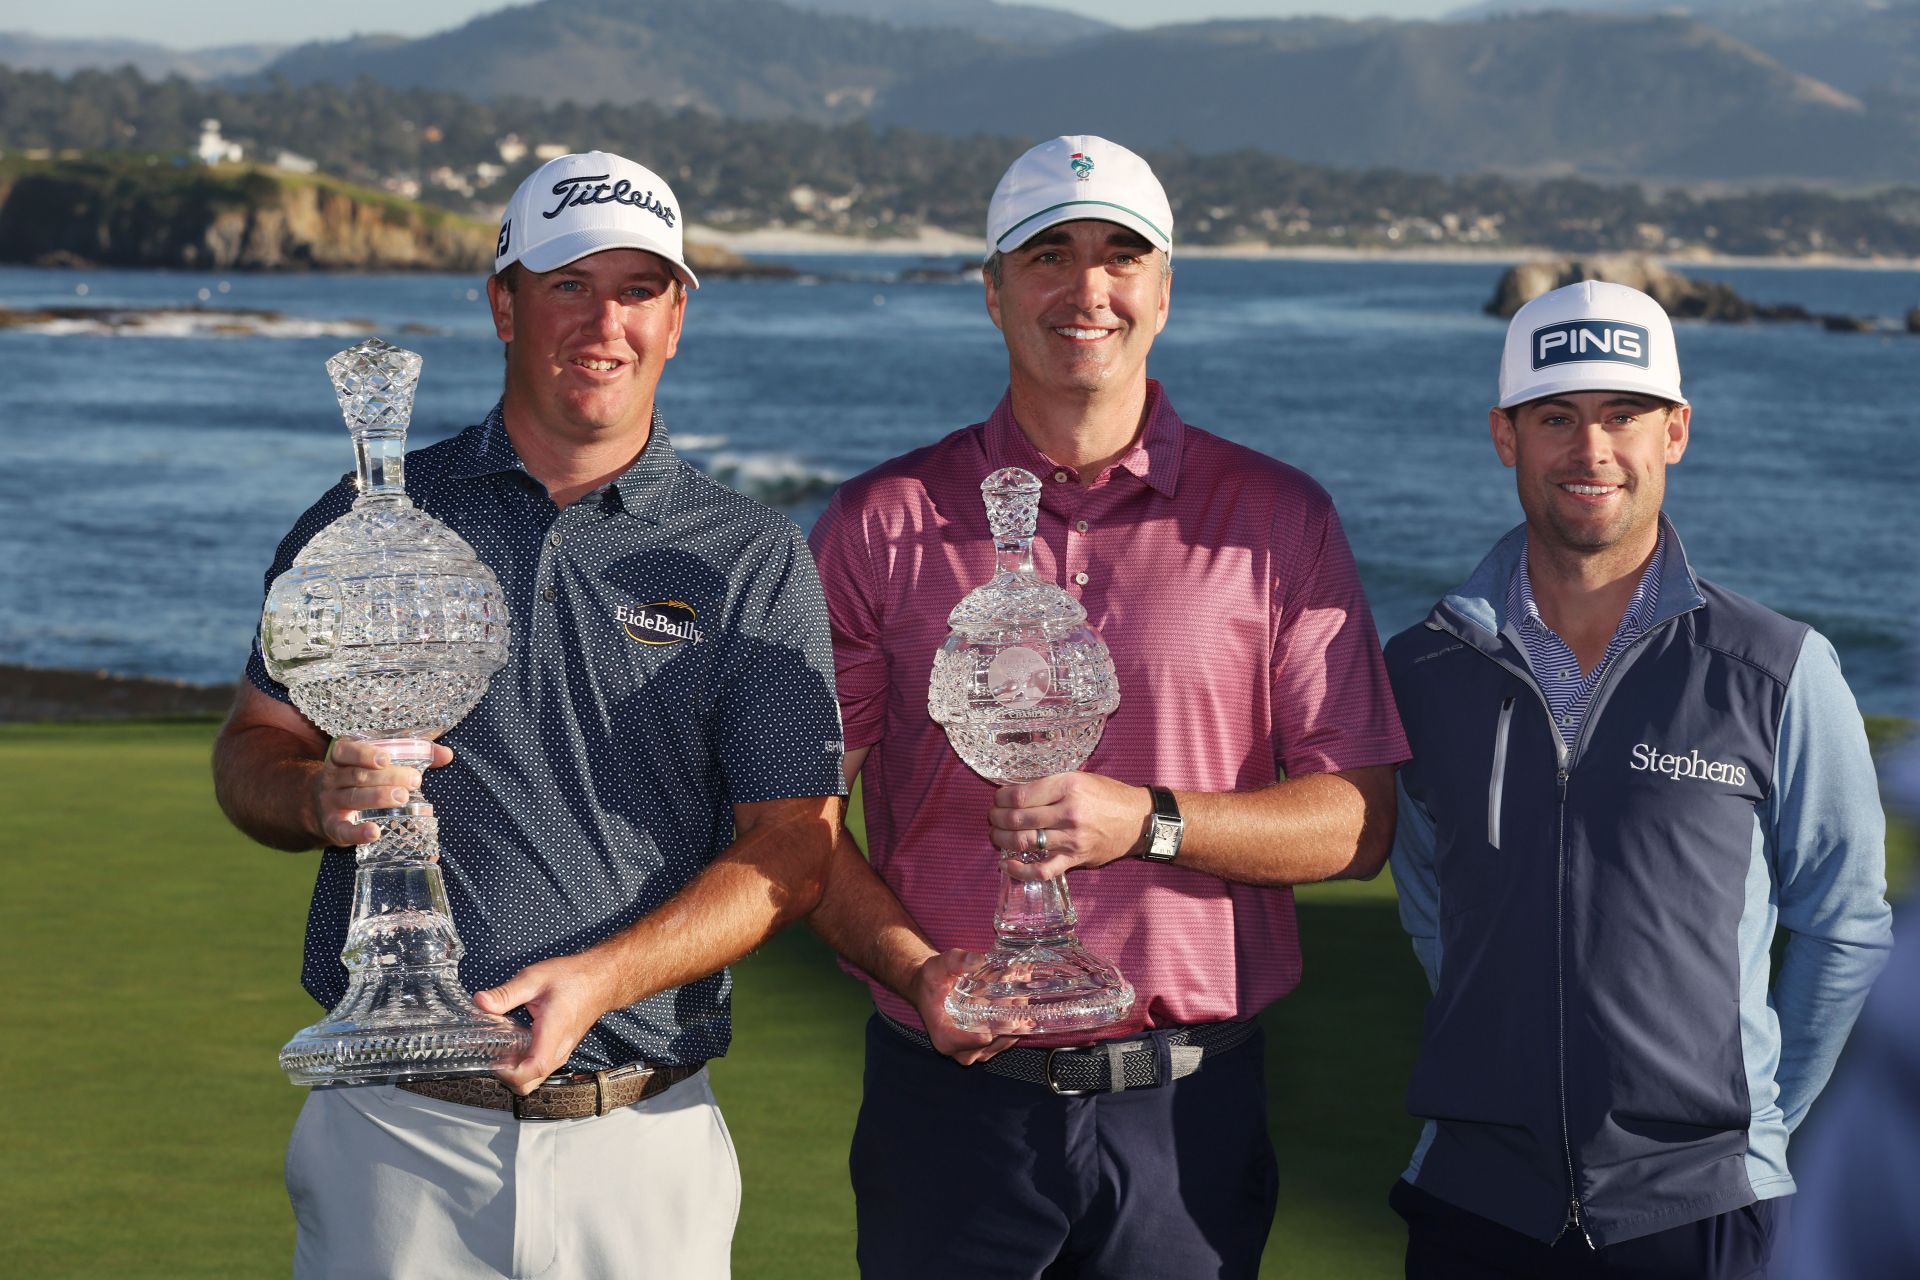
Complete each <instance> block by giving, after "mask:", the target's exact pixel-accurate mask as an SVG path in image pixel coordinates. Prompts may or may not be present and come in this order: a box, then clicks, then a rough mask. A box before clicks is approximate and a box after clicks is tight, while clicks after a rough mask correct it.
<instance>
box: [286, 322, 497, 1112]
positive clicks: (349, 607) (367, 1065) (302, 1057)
mask: <svg viewBox="0 0 1920 1280" xmlns="http://www.w3.org/2000/svg"><path fill="white" fill-rule="evenodd" d="M327 373H328V374H329V375H330V376H331V377H332V379H333V386H334V390H335V392H336V393H338V395H339V398H340V410H341V412H342V413H343V414H345V415H346V419H347V430H348V432H349V433H350V434H351V435H352V436H353V452H354V463H355V468H356V472H357V484H358V487H359V496H358V497H357V498H355V499H354V503H353V507H352V509H351V510H349V511H348V512H347V513H346V514H344V515H342V516H341V517H340V518H339V519H338V520H335V521H334V522H333V523H332V524H330V525H328V526H327V527H326V528H324V529H322V530H321V531H320V532H319V533H317V534H315V535H314V536H313V538H312V540H311V541H309V542H308V543H307V545H306V546H305V547H304V548H302V549H301V551H300V554H299V555H297V556H295V557H294V561H293V565H292V567H290V568H289V569H288V570H287V571H286V572H285V573H283V574H281V575H280V576H279V577H278V578H275V579H274V581H273V585H272V587H271V588H269V589H268V591H267V605H266V611H265V613H264V615H263V616H262V617H261V620H260V650H261V654H262V656H263V657H264V658H265V659H266V664H267V671H268V672H269V673H270V674H271V675H272V676H273V678H274V679H275V680H278V681H279V682H280V683H282V684H284V685H285V686H286V687H287V692H288V693H289V694H290V695H291V696H292V698H293V705H294V706H296V707H298V708H299V709H300V710H301V712H302V713H303V714H305V716H306V717H307V719H309V720H311V721H312V722H313V723H314V724H315V725H317V726H318V727H319V728H320V729H321V731H323V732H325V733H327V734H330V735H332V736H334V737H336V738H353V739H359V740H362V741H368V742H372V743H373V744H374V745H376V746H378V747H380V748H382V749H384V750H385V751H386V753H387V755H388V756H389V758H391V759H392V761H393V763H395V764H396V765H405V766H408V767H410V768H416V769H425V768H426V767H427V764H428V762H429V761H430V760H431V759H432V750H431V746H432V742H431V740H432V739H433V738H436V737H438V736H439V735H440V734H442V733H444V732H446V731H447V730H448V729H450V728H452V727H453V726H454V725H456V724H458V723H459V722H460V720H461V718H462V717H463V716H465V715H466V714H467V713H468V712H469V711H472V710H473V707H474V704H475V703H477V702H479V701H480V696H481V694H483V693H485V692H486V688H487V680H488V678H489V677H490V676H492V675H493V673H494V672H495V671H498V670H499V669H500V668H501V666H503V665H504V664H505V663H506V660H507V627H508V622H507V605H506V599H505V597H504V596H503V595H502V593H501V590H500V583H499V581H498V580H497V579H496V578H495V577H494V576H493V571H492V570H491V569H489V568H487V566H486V565H484V564H482V563H481V562H480V559H479V557H478V556H476V555H475V554H474V551H473V548H472V547H471V546H469V545H467V542H466V540H465V539H463V538H461V537H460V536H459V535H458V534H456V533H455V532H453V530H451V529H449V528H447V527H446V526H445V525H444V524H442V523H440V521H438V520H436V519H434V518H433V517H432V516H430V515H428V514H427V513H426V512H424V511H421V510H419V509H418V508H417V507H415V506H414V505H413V501H412V499H410V498H408V497H407V493H406V488H405V484H404V476H403V463H404V458H405V454H406V450H407V423H408V420H409V418H410V417H411V416H412V413H413V391H414V386H415V384H416V383H418V382H419V380H420V357H419V356H418V355H417V354H415V353H414V352H411V351H405V350H402V349H401V348H399V347H395V346H390V345H388V344H387V343H385V342H382V341H380V340H379V339H378V338H371V339H368V340H367V341H365V342H362V343H360V344H359V345H357V346H354V347H350V348H348V349H347V350H345V351H342V352H341V353H340V354H338V355H336V356H334V357H333V358H332V359H331V360H329V361H327ZM360 816H361V819H362V820H363V821H366V822H372V823H374V824H376V825H377V826H378V827H379V828H380V836H379V838H378V839H376V840H374V841H373V842H372V843H371V844H363V845H361V846H360V847H359V849H358V850H357V854H356V860H357V864H358V865H357V870H356V873H355V876H354V886H353V916H352V920H351V921H350V923H349V924H348V926H347V945H346V948H345V949H344V950H343V951H342V952H341V953H340V959H341V960H342V961H343V962H344V963H345V964H346V967H347V975H348V977H347V993H346V995H345V996H344V997H342V998H341V1000H340V1003H339V1004H338V1005H336V1006H335V1007H334V1008H333V1011H332V1012H330V1013H329V1014H328V1015H327V1016H326V1017H325V1018H323V1019H321V1020H320V1021H319V1022H316V1023H314V1024H313V1025H312V1026H310V1027H308V1028H306V1029H305V1030H304V1031H301V1032H300V1033H299V1034H298V1035H296V1036H294V1038H293V1039H292V1040H289V1041H288V1042H287V1045H286V1047H285V1048H283V1049H282V1050H281V1051H280V1066H281V1068H282V1069H283V1070H284V1071H285V1072H286V1073H287V1076H288V1077H289V1078H290V1079H291V1080H292V1081H293V1082H294V1083H295V1084H367V1083H374V1082H381V1081H392V1080H413V1079H425V1078H430V1077H435V1076H449V1075H466V1074H473V1073H477V1072H484V1071H490V1070H492V1069H493V1068H494V1067H495V1066H496V1065H497V1064H499V1063H501V1062H502V1061H505V1060H508V1059H511V1058H513V1057H516V1056H518V1055H519V1054H520V1053H522V1052H524V1051H525V1050H526V1048H527V1046H528V1044H529V1043H530V1042H531V1038H532V1037H531V1035H530V1034H529V1033H528V1031H527V1030H526V1029H525V1028H524V1027H522V1026H520V1025H519V1024H518V1023H515V1022H513V1021H511V1020H509V1019H507V1018H503V1017H499V1016H497V1015H494V1014H490V1013H486V1012H483V1011H482V1010H481V1009H480V1007H479V1006H478V1005H476V1004H474V1002H473V999H472V997H470V996H469V995H468V994H467V991H466V989H465V988H464V987H462V986H461V985H460V977H459V965H460V957H461V956H462V955H463V954H464V953H465V948H464V947H463V946H461V944H460V938H459V936H458V935H457V934H456V933H455V932H454V928H453V916H452V915H451V913H450V912H449V911H448V909H447V887H446V881H445V879H444V878H443V876H442V874H441V871H440V865H439V860H440V840H439V822H438V820H437V819H436V818H435V817H434V816H433V806H432V805H430V804H428V803H426V801H425V800H424V799H422V798H421V796H420V793H419V792H417V791H416V792H414V793H413V794H412V795H410V796H409V797H408V798H407V802H406V803H404V804H399V805H395V806H394V807H392V808H387V809H367V810H363V811H362V812H361V815H360Z"/></svg>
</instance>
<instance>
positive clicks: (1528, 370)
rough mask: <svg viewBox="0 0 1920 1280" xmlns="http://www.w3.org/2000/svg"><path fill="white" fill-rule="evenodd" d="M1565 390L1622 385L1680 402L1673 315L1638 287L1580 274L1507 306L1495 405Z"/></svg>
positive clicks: (1620, 387) (1616, 388)
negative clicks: (1512, 308)
mask: <svg viewBox="0 0 1920 1280" xmlns="http://www.w3.org/2000/svg"><path fill="white" fill-rule="evenodd" d="M1572 391H1628V392H1634V393H1637V394H1639V395H1645V396H1653V397H1655V398H1657V399H1660V400H1671V401H1673V402H1675V403H1676V404H1685V403H1686V402H1687V399H1686V397H1685V396H1683V395H1681V394H1680V356H1679V353H1678V352H1677V351H1676V350H1675V349H1674V345H1673V322H1672V321H1670V320H1669V319H1667V313H1666V312H1665V311H1663V310H1662V309H1661V307H1660V304H1659V303H1657V302H1655V301H1654V300H1653V299H1652V298H1649V297H1648V296H1647V295H1646V294H1644V293H1642V292H1640V291H1639V290H1638V289H1629V288H1628V287H1627V286H1626V285H1623V284H1608V283H1606V282H1605V281H1603V280H1582V281H1580V282H1579V283H1577V284H1570V285H1566V286H1564V287H1563V288H1559V289H1555V290H1553V291H1552V292H1551V293H1543V294H1541V295H1540V296H1539V297H1537V298H1535V299H1534V300H1533V301H1532V302H1529V303H1528V304H1527V305H1526V306H1524V307H1521V308H1520V310H1518V311H1517V312H1515V313H1514V316H1513V322H1512V323H1511V324H1509V325H1508V326H1507V347H1506V351H1505V352H1504V353H1503V354H1502V355H1501V357H1500V401H1499V404H1498V407H1499V408H1502V409H1511V408H1513V407H1514V406H1515V405H1518V404H1525V403H1526V402H1527V401H1529V400H1538V399H1540V398H1541V397H1542V396H1553V395H1564V394H1566V393H1568V392H1572Z"/></svg>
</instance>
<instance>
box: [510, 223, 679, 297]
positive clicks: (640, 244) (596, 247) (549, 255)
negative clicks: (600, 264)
mask: <svg viewBox="0 0 1920 1280" xmlns="http://www.w3.org/2000/svg"><path fill="white" fill-rule="evenodd" d="M608 249H639V250H642V251H643V252H646V253H651V254H653V255H654V256H655V257H657V258H659V259H660V260H661V261H663V262H665V263H666V264H667V265H668V266H669V267H671V268H673V274H674V275H676V276H678V277H679V279H680V282H681V283H682V284H684V285H686V286H687V288H689V289H698V288H699V287H700V280H699V278H698V277H696V276H695V275H694V274H693V269H692V268H691V267H689V266H687V264H686V262H685V261H683V260H682V259H681V258H679V257H677V256H675V254H674V253H673V251H672V250H670V249H668V248H667V247H666V246H665V245H663V244H661V243H660V242H659V241H657V240H649V239H648V238H647V237H645V236H643V235H639V234H637V233H635V232H633V231H630V230H627V229H625V228H620V227H582V228H581V229H580V230H578V231H569V232H567V233H565V234H564V235H557V236H555V237H553V239H551V240H545V241H542V242H541V243H539V244H537V245H535V246H533V247H532V248H531V249H528V250H527V251H526V252H525V253H523V254H521V255H520V256H519V257H518V258H515V259H513V260H512V261H513V262H518V263H519V264H520V265H521V266H523V267H525V268H526V269H527V270H529V271H534V272H545V271H558V270H559V269H560V268H561V267H564V266H566V265H567V264H568V263H572V262H578V261H580V259H582V258H585V257H587V256H589V255H591V254H596V253H603V252H605V251H606V250H608ZM510 265H511V262H501V263H496V264H495V265H494V272H495V274H498V273H499V272H501V271H504V270H506V269H507V267H508V266H510Z"/></svg>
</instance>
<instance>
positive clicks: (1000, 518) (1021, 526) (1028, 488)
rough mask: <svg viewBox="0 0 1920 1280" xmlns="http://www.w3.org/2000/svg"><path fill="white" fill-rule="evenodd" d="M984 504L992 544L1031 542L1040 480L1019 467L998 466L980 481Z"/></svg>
mask: <svg viewBox="0 0 1920 1280" xmlns="http://www.w3.org/2000/svg"><path fill="white" fill-rule="evenodd" d="M980 496H981V498H982V499H984V500H985V502H986V504H987V527H988V528H989V529H991V530H993V544H994V546H995V547H1004V546H1007V545H1008V544H1010V543H1016V542H1031V541H1032V540H1033V531H1034V530H1035V529H1036V528H1038V527H1039V524H1040V477H1039V476H1036V475H1034V474H1033V472H1031V471H1023V470H1021V469H1020V468H1019V467H1002V468H1000V470H998V471H996V472H994V473H993V474H992V475H990V476H988V477H987V478H986V479H985V480H982V481H981V482H980Z"/></svg>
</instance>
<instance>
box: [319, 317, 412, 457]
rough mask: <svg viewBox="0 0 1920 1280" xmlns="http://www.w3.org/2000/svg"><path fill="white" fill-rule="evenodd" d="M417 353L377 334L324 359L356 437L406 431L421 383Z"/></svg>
mask: <svg viewBox="0 0 1920 1280" xmlns="http://www.w3.org/2000/svg"><path fill="white" fill-rule="evenodd" d="M420 363H421V361H420V353H419V352H417V351H408V350H407V349H406V348H405V347H396V346H394V345H393V344H392V343H390V342H382V341H381V340H380V339H378V338H368V339H367V340H366V341H365V342H360V343H356V344H354V345H353V346H351V347H348V348H347V349H346V350H345V351H342V352H340V353H339V354H338V355H335V356H332V357H330V358H329V359H328V360H327V376H328V377H329V378H332V379H333V393H334V395H336V396H338V397H339V399H340V412H341V414H342V416H344V417H345V418H346V420H347V430H348V431H349V432H351V433H352V434H353V436H354V437H355V438H356V439H358V438H359V437H360V436H363V435H365V434H367V433H368V432H370V431H398V432H400V433H401V434H402V435H405V434H406V430H407V424H408V423H409V422H411V421H412V420H413V392H414V388H415V387H417V386H419V385H420Z"/></svg>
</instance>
